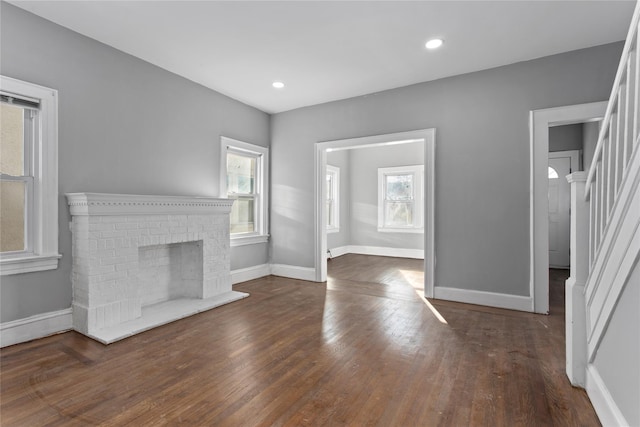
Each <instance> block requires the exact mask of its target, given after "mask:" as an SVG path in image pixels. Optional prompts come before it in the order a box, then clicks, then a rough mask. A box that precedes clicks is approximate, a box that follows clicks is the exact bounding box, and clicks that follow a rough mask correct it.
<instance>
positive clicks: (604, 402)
mask: <svg viewBox="0 0 640 427" xmlns="http://www.w3.org/2000/svg"><path fill="white" fill-rule="evenodd" d="M586 390H587V395H588V396H589V400H591V404H592V405H593V409H595V411H596V414H597V415H598V418H599V419H600V423H601V424H602V425H603V426H605V427H608V426H628V425H630V424H629V423H628V422H627V420H626V419H625V417H624V415H622V412H621V411H620V408H618V405H616V401H615V400H614V398H613V396H611V393H610V392H609V389H608V388H607V386H606V385H605V383H604V381H603V380H602V377H600V373H598V369H597V368H596V367H595V366H594V365H593V364H590V365H589V366H588V367H587V387H586Z"/></svg>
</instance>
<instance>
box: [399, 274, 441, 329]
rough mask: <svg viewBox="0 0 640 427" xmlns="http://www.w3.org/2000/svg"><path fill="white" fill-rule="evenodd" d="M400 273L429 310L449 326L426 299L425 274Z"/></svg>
mask: <svg viewBox="0 0 640 427" xmlns="http://www.w3.org/2000/svg"><path fill="white" fill-rule="evenodd" d="M400 273H401V274H402V275H403V276H404V278H405V280H406V281H407V282H408V283H409V284H410V285H411V286H412V287H413V289H415V291H416V294H417V295H418V297H420V299H421V300H422V302H424V303H425V305H426V306H427V308H428V309H429V310H431V313H433V315H434V316H435V317H436V319H438V321H440V323H444V324H445V325H448V323H447V320H446V319H445V318H444V316H442V314H440V312H439V311H438V310H437V309H436V308H435V307H434V306H433V305H432V304H431V303H430V302H429V300H428V299H426V298H425V297H424V273H423V272H422V271H416V270H400Z"/></svg>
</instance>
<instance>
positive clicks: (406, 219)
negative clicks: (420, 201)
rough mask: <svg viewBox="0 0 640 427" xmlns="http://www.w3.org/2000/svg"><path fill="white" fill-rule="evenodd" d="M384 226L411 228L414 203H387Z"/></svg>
mask: <svg viewBox="0 0 640 427" xmlns="http://www.w3.org/2000/svg"><path fill="white" fill-rule="evenodd" d="M384 208H385V212H384V225H385V226H387V227H410V226H412V225H413V203H412V202H386V203H385V207H384Z"/></svg>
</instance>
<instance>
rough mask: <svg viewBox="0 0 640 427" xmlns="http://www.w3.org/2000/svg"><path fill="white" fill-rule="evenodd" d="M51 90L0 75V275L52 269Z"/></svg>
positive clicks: (54, 172)
mask: <svg viewBox="0 0 640 427" xmlns="http://www.w3.org/2000/svg"><path fill="white" fill-rule="evenodd" d="M57 102H58V101H57V91H55V90H53V89H48V88H45V87H42V86H37V85H34V84H31V83H27V82H22V81H20V80H16V79H12V78H9V77H4V76H0V121H1V122H0V128H1V129H2V130H1V134H0V266H1V272H2V275H9V274H17V273H27V272H32V271H42V270H51V269H55V268H57V267H58V258H60V255H59V254H58V164H57V159H58V127H57V125H58V123H57V117H58V114H57V109H58V105H57Z"/></svg>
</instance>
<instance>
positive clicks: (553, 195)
mask: <svg viewBox="0 0 640 427" xmlns="http://www.w3.org/2000/svg"><path fill="white" fill-rule="evenodd" d="M571 163H572V156H571V155H570V154H569V155H567V156H562V155H560V154H558V153H549V267H555V268H568V267H569V263H570V262H569V237H570V235H569V233H570V206H571V187H570V186H569V182H568V181H567V179H566V176H567V175H569V174H570V173H571V171H572V164H571ZM574 169H575V170H578V169H577V165H575V168H574Z"/></svg>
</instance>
